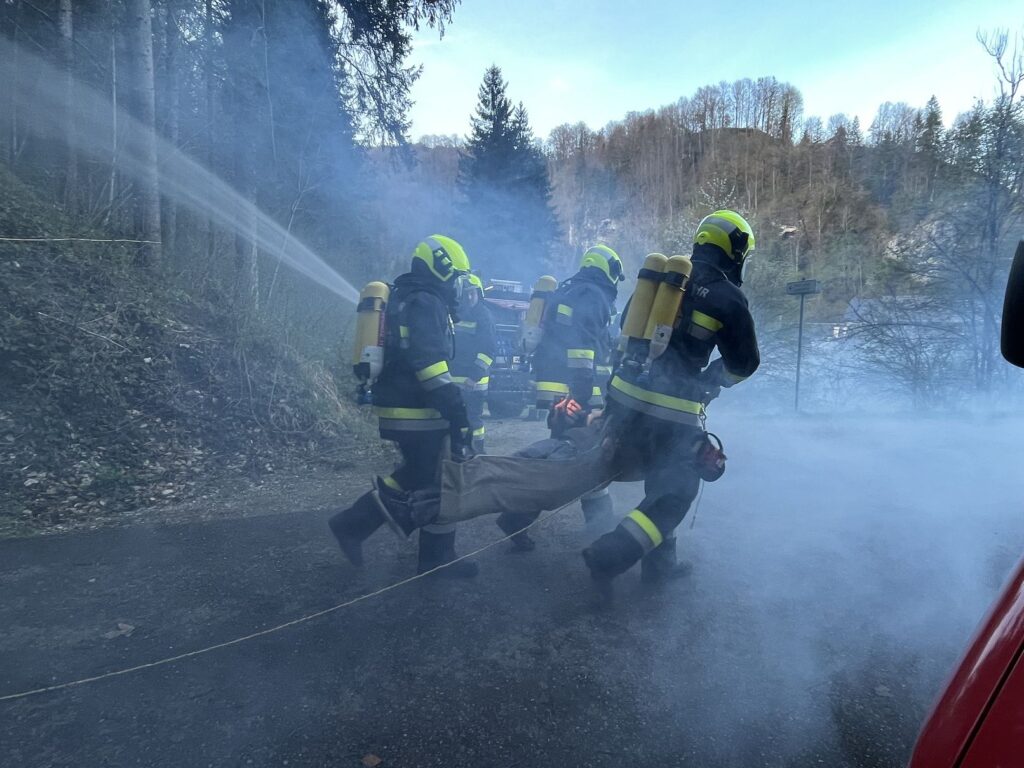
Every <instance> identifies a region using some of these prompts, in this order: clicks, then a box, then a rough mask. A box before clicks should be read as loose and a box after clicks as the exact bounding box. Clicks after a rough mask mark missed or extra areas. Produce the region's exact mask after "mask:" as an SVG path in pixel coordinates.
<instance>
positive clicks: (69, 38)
mask: <svg viewBox="0 0 1024 768" xmlns="http://www.w3.org/2000/svg"><path fill="white" fill-rule="evenodd" d="M57 26H58V27H59V28H60V62H61V66H62V67H63V68H64V114H63V115H62V120H63V122H64V145H65V156H64V207H65V209H66V210H67V211H68V213H70V214H72V215H74V214H76V213H78V150H77V149H76V148H75V147H76V144H77V141H76V136H75V123H76V120H77V115H76V114H75V32H74V28H75V25H74V12H73V9H72V4H71V0H60V7H59V8H58V24H57Z"/></svg>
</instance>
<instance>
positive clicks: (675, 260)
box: [644, 256, 693, 360]
mask: <svg viewBox="0 0 1024 768" xmlns="http://www.w3.org/2000/svg"><path fill="white" fill-rule="evenodd" d="M692 270H693V263H692V262H691V261H690V259H689V258H688V257H686V256H673V257H672V258H670V259H669V260H668V263H667V264H666V265H665V275H664V277H663V278H662V281H661V283H660V284H659V285H658V293H657V294H656V295H655V297H654V304H653V305H652V306H651V314H650V316H649V317H648V318H647V327H646V328H645V329H644V338H645V339H648V340H649V341H650V342H651V346H650V351H649V353H648V354H649V356H650V359H651V360H653V359H655V358H657V357H660V356H661V354H662V353H663V352H664V351H665V350H666V349H668V342H669V339H671V338H672V329H673V328H674V327H675V324H676V318H677V317H678V316H679V305H680V304H682V303H683V294H684V293H686V282H687V281H688V280H689V279H690V272H691V271H692Z"/></svg>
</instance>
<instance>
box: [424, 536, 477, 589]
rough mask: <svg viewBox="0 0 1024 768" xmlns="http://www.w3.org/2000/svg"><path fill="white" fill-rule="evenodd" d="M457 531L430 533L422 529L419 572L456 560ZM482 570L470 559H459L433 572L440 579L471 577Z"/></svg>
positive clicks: (431, 569)
mask: <svg viewBox="0 0 1024 768" xmlns="http://www.w3.org/2000/svg"><path fill="white" fill-rule="evenodd" d="M456 557H457V555H456V554H455V531H452V532H450V533H430V532H429V531H425V530H421V531H420V552H419V564H418V566H417V573H427V572H428V571H433V570H434V569H435V568H439V567H440V566H442V565H444V564H445V563H451V562H452V561H453V560H455V559H456ZM479 572H480V566H478V565H477V564H476V563H474V562H472V561H470V560H459V562H457V563H453V564H452V565H449V566H448V567H447V568H441V569H440V570H438V571H434V573H432V574H431V576H432V577H433V578H439V579H471V578H473V577H474V576H476V575H477V573H479Z"/></svg>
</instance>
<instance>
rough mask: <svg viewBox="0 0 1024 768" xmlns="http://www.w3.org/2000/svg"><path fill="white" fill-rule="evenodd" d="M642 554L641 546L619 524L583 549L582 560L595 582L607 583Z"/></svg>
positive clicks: (625, 569) (628, 567)
mask: <svg viewBox="0 0 1024 768" xmlns="http://www.w3.org/2000/svg"><path fill="white" fill-rule="evenodd" d="M643 554H644V550H643V547H641V546H640V544H639V543H638V542H637V540H636V539H635V538H633V537H632V536H631V535H630V534H629V533H627V532H626V531H625V530H624V529H623V528H622V526H621V525H620V526H619V527H617V528H616V529H615V530H614V531H611V532H609V533H606V534H605V535H604V536H601V537H600V538H599V539H597V540H596V541H595V542H594V543H593V544H591V545H590V546H589V547H587V548H586V549H584V550H583V562H585V563H586V564H587V568H589V569H590V577H591V578H592V579H593V580H594V581H595V582H598V583H599V584H600V583H608V582H610V581H611V580H612V579H614V578H615V577H616V576H618V575H619V574H620V573H624V572H626V571H627V570H629V569H630V568H631V567H632V566H633V565H634V564H635V563H636V561H637V560H639V559H640V558H641V557H643Z"/></svg>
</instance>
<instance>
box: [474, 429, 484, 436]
mask: <svg viewBox="0 0 1024 768" xmlns="http://www.w3.org/2000/svg"><path fill="white" fill-rule="evenodd" d="M485 431H486V430H485V428H484V427H477V428H476V429H474V430H473V437H483V436H484V432H485Z"/></svg>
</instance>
